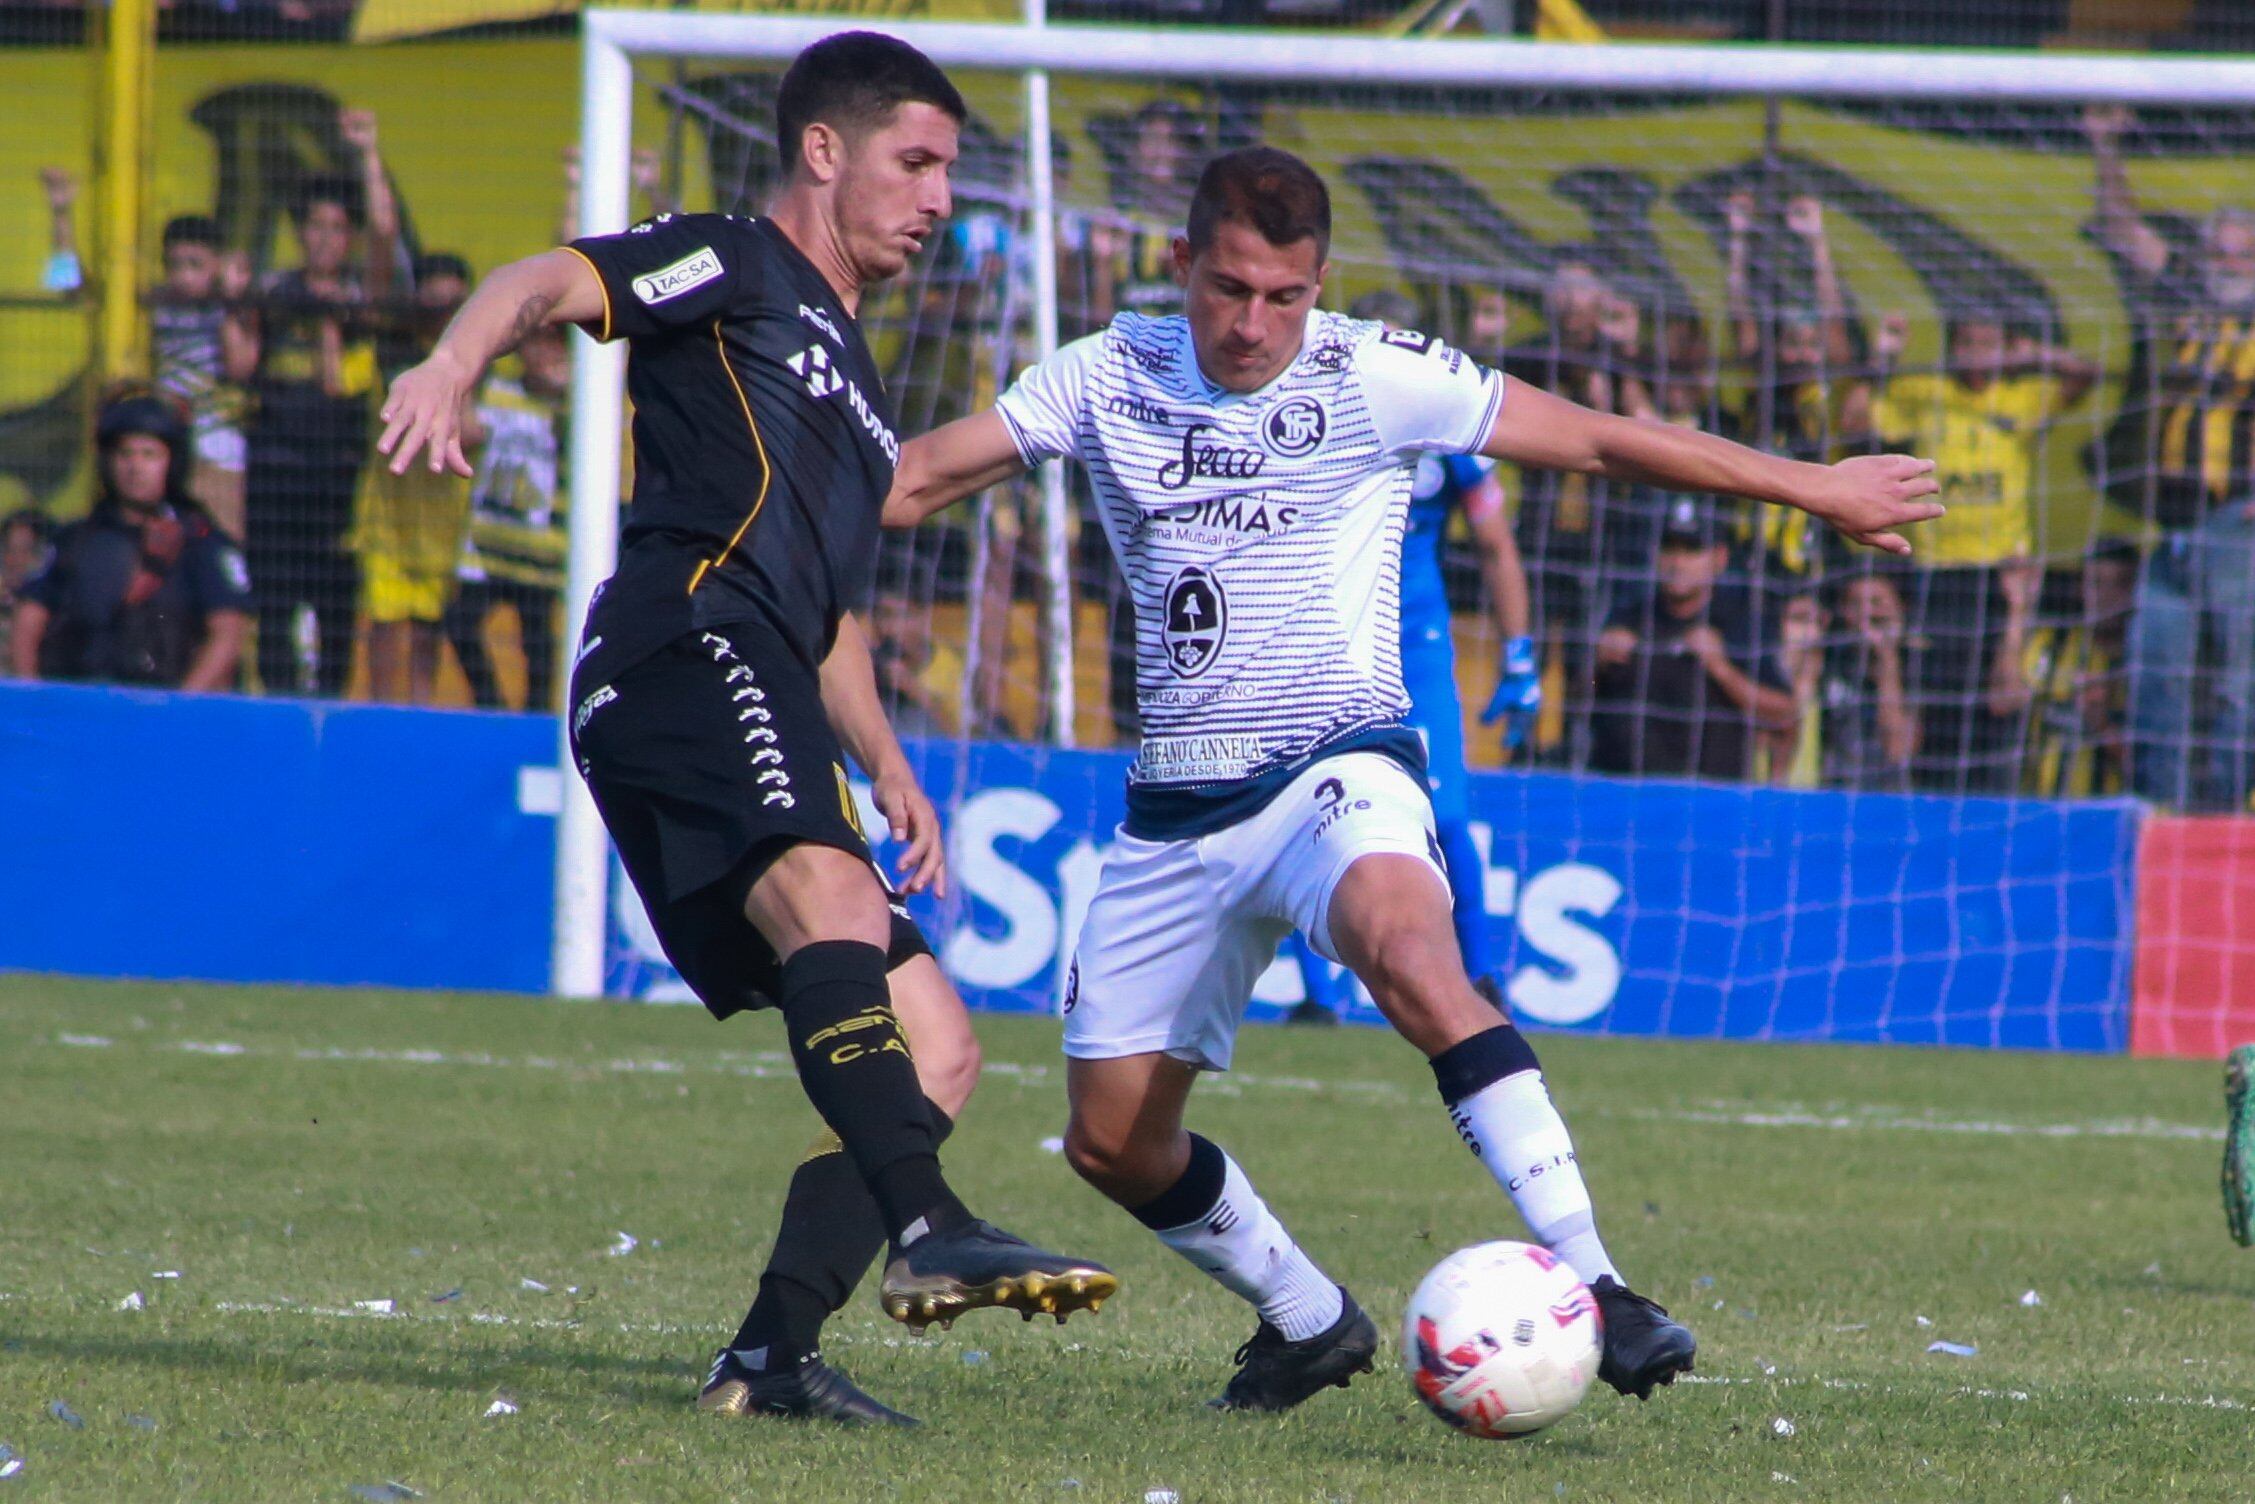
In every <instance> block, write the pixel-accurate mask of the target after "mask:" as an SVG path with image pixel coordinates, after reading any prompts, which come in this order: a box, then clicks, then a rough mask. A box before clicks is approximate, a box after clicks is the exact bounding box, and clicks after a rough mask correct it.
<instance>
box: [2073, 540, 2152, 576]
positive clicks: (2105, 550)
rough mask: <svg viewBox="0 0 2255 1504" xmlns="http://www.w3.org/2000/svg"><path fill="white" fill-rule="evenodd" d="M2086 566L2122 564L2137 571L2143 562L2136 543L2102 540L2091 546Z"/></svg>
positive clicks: (2085, 561)
mask: <svg viewBox="0 0 2255 1504" xmlns="http://www.w3.org/2000/svg"><path fill="white" fill-rule="evenodd" d="M2083 562H2084V563H2086V564H2120V565H2122V566H2124V567H2125V568H2129V569H2135V568H2137V567H2138V565H2139V564H2140V563H2142V562H2143V557H2142V555H2141V554H2140V553H2139V551H2138V546H2137V544H2136V542H2135V541H2133V540H2131V539H2129V538H2101V539H2099V540H2098V541H2097V542H2096V543H2093V544H2092V545H2091V551H2090V553H2089V555H2088V556H2087V557H2086V558H2085V559H2084V561H2083Z"/></svg>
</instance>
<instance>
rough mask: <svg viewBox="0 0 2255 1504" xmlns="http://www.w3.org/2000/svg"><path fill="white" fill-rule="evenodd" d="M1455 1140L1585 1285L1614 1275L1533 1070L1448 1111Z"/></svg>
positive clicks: (1559, 1121)
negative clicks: (1460, 1140)
mask: <svg viewBox="0 0 2255 1504" xmlns="http://www.w3.org/2000/svg"><path fill="white" fill-rule="evenodd" d="M1449 1120H1450V1121H1451V1122H1453V1123H1455V1124H1456V1131H1457V1134H1458V1135H1459V1136H1460V1137H1461V1138H1463V1140H1464V1142H1465V1143H1466V1144H1467V1145H1469V1146H1470V1148H1471V1150H1472V1152H1473V1153H1474V1154H1477V1155H1479V1156H1480V1163H1482V1164H1484V1165H1486V1166H1487V1167H1488V1173H1489V1174H1490V1175H1493V1176H1494V1177H1495V1178H1496V1184H1498V1185H1500V1186H1502V1187H1503V1189H1504V1193H1505V1194H1506V1195H1508V1196H1509V1197H1510V1198H1511V1204H1512V1205H1513V1206H1516V1207H1517V1208H1518V1209H1519V1215H1520V1216H1521V1217H1522V1218H1524V1219H1525V1221H1526V1223H1527V1227H1528V1229H1529V1230H1530V1231H1532V1232H1533V1233H1534V1235H1535V1241H1536V1242H1538V1243H1541V1244H1542V1245H1543V1246H1544V1247H1545V1248H1548V1249H1549V1250H1550V1251H1551V1252H1552V1253H1555V1254H1557V1255H1558V1256H1559V1257H1560V1258H1562V1259H1564V1260H1565V1261H1566V1262H1567V1263H1568V1264H1569V1265H1571V1266H1572V1267H1573V1270H1574V1272H1575V1273H1576V1274H1578V1275H1580V1276H1581V1277H1582V1281H1583V1283H1585V1284H1589V1283H1594V1282H1596V1281H1597V1280H1599V1279H1601V1278H1603V1277H1605V1276H1607V1275H1611V1276H1612V1277H1613V1278H1615V1279H1619V1278H1620V1274H1619V1273H1618V1272H1617V1271H1616V1270H1615V1269H1614V1267H1613V1260H1612V1259H1611V1258H1610V1257H1608V1256H1607V1254H1606V1252H1605V1244H1604V1242H1603V1241H1602V1240H1600V1239H1599V1237H1598V1236H1597V1216H1596V1213H1595V1212H1594V1211H1592V1210H1591V1208H1590V1200H1589V1188H1588V1187H1587V1186H1585V1185H1583V1184H1582V1168H1581V1165H1580V1164H1579V1163H1577V1162H1576V1160H1575V1158H1574V1140H1573V1139H1572V1138H1571V1137H1570V1136H1569V1135H1568V1134H1567V1132H1566V1122H1565V1119H1563V1118H1561V1117H1559V1115H1558V1109H1557V1108H1556V1107H1554V1106H1552V1105H1551V1100H1550V1091H1549V1089H1548V1088H1547V1087H1545V1086H1544V1085H1543V1079H1542V1072H1541V1071H1519V1072H1516V1073H1514V1074H1512V1075H1509V1076H1506V1077H1504V1078H1503V1079H1502V1080H1501V1081H1497V1082H1495V1083H1493V1084H1491V1085H1488V1086H1483V1087H1481V1088H1480V1089H1479V1090H1478V1091H1476V1092H1473V1093H1472V1094H1471V1095H1470V1096H1468V1097H1464V1098H1462V1099H1461V1100H1459V1101H1458V1102H1457V1103H1456V1104H1455V1105H1454V1106H1452V1107H1450V1108H1449Z"/></svg>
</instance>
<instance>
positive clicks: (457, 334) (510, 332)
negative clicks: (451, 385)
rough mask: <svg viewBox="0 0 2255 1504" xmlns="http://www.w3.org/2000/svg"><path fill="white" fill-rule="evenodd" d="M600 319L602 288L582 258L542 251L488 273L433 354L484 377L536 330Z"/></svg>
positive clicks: (450, 324)
mask: <svg viewBox="0 0 2255 1504" xmlns="http://www.w3.org/2000/svg"><path fill="white" fill-rule="evenodd" d="M602 316H603V286H602V284H601V283H600V282H599V281H597V280H596V277H595V269H594V268H593V267H591V266H589V265H588V264H587V260H586V258H585V257H583V256H580V255H579V254H577V253H576V252H573V251H565V250H555V251H543V252H541V253H540V254H539V255H537V256H527V257H525V258H524V259H523V260H522V261H512V262H510V263H509V264H508V265H506V266H499V267H495V268H494V269H493V271H491V272H490V273H488V274H487V275H486V277H485V279H484V280H483V281H481V282H479V283H478V286H477V290H476V291H475V292H473V293H471V294H470V297H469V300H468V301H467V302H465V303H464V304H463V305H462V308H461V311H460V312H458V313H456V314H455V315H454V318H453V321H452V322H450V323H449V324H448V325H447V326H446V332H445V333H444V334H442V335H441V336H439V342H438V345H437V347H436V348H435V349H434V350H433V351H432V352H431V353H432V355H433V357H434V358H435V357H437V356H439V355H446V356H449V357H451V358H452V359H454V360H455V361H457V362H459V363H461V364H463V365H465V366H468V367H469V368H471V369H473V370H475V371H477V372H478V373H480V374H483V373H484V371H485V368H486V367H487V366H488V365H490V364H491V363H492V362H493V361H494V360H495V359H496V358H497V357H499V356H502V355H505V354H507V353H508V352H509V351H511V350H514V349H515V348H516V347H517V346H518V345H519V344H520V343H522V342H523V341H524V338H525V336H526V335H528V334H530V333H532V332H533V331H534V330H535V329H539V328H542V327H544V326H546V325H549V324H585V323H589V322H592V321H594V320H596V319H600V318H601V317H602Z"/></svg>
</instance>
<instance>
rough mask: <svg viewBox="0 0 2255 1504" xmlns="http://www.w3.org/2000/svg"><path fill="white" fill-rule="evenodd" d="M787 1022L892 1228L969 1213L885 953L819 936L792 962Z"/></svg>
mask: <svg viewBox="0 0 2255 1504" xmlns="http://www.w3.org/2000/svg"><path fill="white" fill-rule="evenodd" d="M782 990H783V1022H784V1026H785V1027H786V1029H787V1030H788V1031H789V1033H790V1037H791V1059H792V1061H793V1063H795V1064H796V1065H797V1066H798V1071H799V1084H800V1085H801V1086H803V1087H804V1088H805V1089H806V1095H807V1100H808V1101H809V1102H812V1103H813V1104H814V1110H815V1111H816V1112H818V1113H820V1114H822V1121H823V1122H825V1123H827V1124H828V1125H829V1127H830V1131H831V1132H832V1133H835V1134H836V1135H838V1140H839V1142H840V1143H842V1144H844V1145H845V1151H846V1157H847V1158H848V1159H849V1160H851V1161H852V1162H853V1166H854V1169H855V1170H856V1171H858V1172H859V1174H860V1176H861V1179H862V1183H863V1184H864V1185H866V1186H868V1188H869V1194H870V1196H871V1197H872V1198H873V1199H874V1200H875V1201H876V1203H877V1211H878V1215H879V1216H880V1217H881V1218H882V1219H883V1221H884V1227H885V1235H886V1236H887V1237H889V1238H891V1239H892V1240H893V1241H894V1242H895V1243H899V1244H901V1245H903V1246H906V1245H908V1244H910V1243H913V1242H915V1241H916V1239H918V1238H920V1237H922V1236H923V1235H924V1234H925V1233H927V1232H935V1231H938V1230H940V1229H942V1228H945V1227H949V1226H952V1225H954V1224H955V1223H958V1222H961V1221H964V1220H967V1219H968V1218H969V1216H970V1213H969V1212H968V1211H966V1210H965V1209H964V1206H963V1203H962V1202H960V1201H958V1200H957V1199H956V1198H955V1193H954V1192H953V1191H951V1190H949V1189H948V1185H947V1180H946V1179H945V1177H943V1176H942V1175H941V1174H940V1157H939V1136H938V1134H937V1133H936V1132H935V1131H934V1130H933V1126H932V1116H931V1112H930V1111H929V1109H928V1108H927V1107H926V1106H925V1102H924V1088H923V1087H922V1086H921V1085H920V1084H919V1083H918V1082H917V1079H916V1062H915V1061H914V1060H912V1059H910V1058H909V1053H908V1036H907V1035H905V1034H903V1033H902V1032H901V1027H900V1020H899V1019H898V1018H895V1017H894V1016H893V1005H892V996H891V994H890V993H889V992H888V991H887V989H886V985H885V953H884V951H883V950H881V949H880V948H878V947H877V946H874V945H868V944H864V943H863V942H861V941H858V940H818V941H816V942H815V943H814V944H812V945H808V946H802V947H801V948H800V949H799V950H797V951H796V952H794V953H793V954H792V956H791V959H790V960H788V961H786V962H784V963H783V988H782Z"/></svg>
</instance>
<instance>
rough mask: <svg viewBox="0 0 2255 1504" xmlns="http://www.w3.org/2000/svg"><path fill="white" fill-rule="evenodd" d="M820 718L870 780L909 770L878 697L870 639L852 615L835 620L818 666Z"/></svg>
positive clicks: (875, 670) (904, 755)
mask: <svg viewBox="0 0 2255 1504" xmlns="http://www.w3.org/2000/svg"><path fill="white" fill-rule="evenodd" d="M821 679H822V714H823V716H824V718H825V719H827V720H828V721H829V722H830V729H831V730H832V731H834V732H836V733H837V734H838V741H839V742H840V744H841V745H843V746H844V747H845V749H846V751H848V752H849V753H851V754H853V760H854V761H855V762H857V763H859V764H861V770H862V771H863V772H864V773H867V774H868V775H869V776H870V777H872V778H875V777H876V776H877V775H878V774H880V773H884V772H888V771H891V770H892V769H893V768H895V767H902V768H905V767H906V766H908V755H907V754H906V753H905V752H903V751H902V750H901V746H900V738H899V737H898V736H896V735H894V734H893V723H892V721H891V720H890V719H888V718H887V717H886V715H885V703H884V701H883V700H882V699H881V698H879V696H878V693H877V664H876V660H875V659H873V658H872V657H871V656H870V653H869V637H868V634H867V633H865V632H864V631H863V630H862V627H861V622H860V620H859V619H858V618H856V617H854V616H853V615H851V614H848V615H845V616H841V617H839V618H838V638H837V641H836V642H834V643H832V644H831V646H830V656H829V657H827V658H825V659H823V660H822V675H821Z"/></svg>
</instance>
